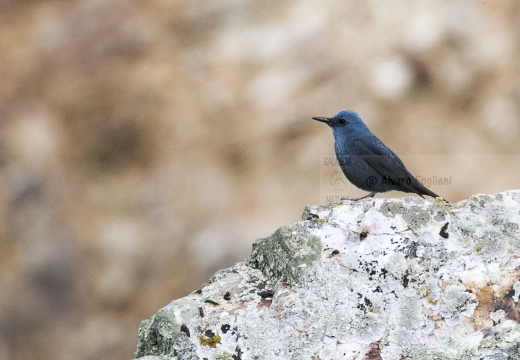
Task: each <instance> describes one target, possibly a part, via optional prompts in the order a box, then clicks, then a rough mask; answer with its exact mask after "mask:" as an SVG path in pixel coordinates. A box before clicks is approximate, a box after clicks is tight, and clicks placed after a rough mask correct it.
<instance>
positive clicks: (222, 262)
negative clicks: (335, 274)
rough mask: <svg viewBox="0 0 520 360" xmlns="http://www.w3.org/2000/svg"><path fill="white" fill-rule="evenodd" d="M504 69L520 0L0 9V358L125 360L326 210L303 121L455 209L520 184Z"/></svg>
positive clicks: (98, 0) (227, 0)
mask: <svg viewBox="0 0 520 360" xmlns="http://www.w3.org/2000/svg"><path fill="white" fill-rule="evenodd" d="M519 59H520V2H518V1H517V0H498V1H474V0H457V1H452V0H450V1H435V2H431V1H414V2H410V1H406V0H391V1H384V2H381V1H361V0H358V1H341V0H326V1H320V2H316V1H310V0H303V1H279V0H277V1H274V0H268V1H265V0H263V1H260V0H249V1H235V0H221V1H206V0H190V1H182V0H170V1H167V0H142V1H111V0H83V1H70V0H69V1H59V0H54V1H50V0H49V1H14V0H0V216H1V223H0V289H1V290H0V359H32V358H38V359H50V358H52V359H131V358H132V357H133V351H134V348H135V341H136V335H137V328H138V325H139V321H140V320H142V319H145V318H148V317H150V316H151V315H153V314H154V313H155V312H156V311H157V310H158V309H159V308H160V307H162V306H164V305H166V304H167V303H168V302H169V301H170V300H172V299H174V298H178V297H181V296H183V295H185V294H187V293H189V292H191V291H193V290H195V289H197V288H198V287H199V286H200V285H201V284H202V283H203V282H204V281H205V280H206V279H207V278H208V277H209V276H210V275H211V274H212V273H213V272H214V271H215V270H217V269H219V268H223V267H228V266H230V265H231V264H233V263H235V262H237V261H240V260H242V259H243V258H244V257H246V256H247V254H248V253H249V250H250V247H251V243H252V242H253V241H254V240H255V239H257V238H260V237H264V236H267V235H269V234H271V233H272V232H273V231H274V230H276V228H278V227H279V226H281V225H284V224H289V223H293V222H295V221H298V220H299V218H300V215H301V212H302V210H303V208H304V206H305V205H306V204H317V203H319V202H322V201H323V200H322V198H321V194H322V190H323V189H322V188H323V182H322V180H323V179H320V167H321V165H320V161H321V160H320V159H321V158H322V157H323V156H326V155H330V154H333V138H332V133H331V131H330V129H328V128H327V127H326V126H325V125H323V124H319V123H317V122H314V121H312V120H310V117H311V116H332V115H334V114H335V113H336V112H337V111H339V110H342V109H354V110H356V111H358V112H359V113H360V114H361V116H362V117H363V118H364V120H365V121H366V123H367V124H368V125H369V127H370V128H371V129H372V130H373V132H374V133H376V134H377V135H378V136H379V137H380V138H381V139H382V140H383V141H384V142H385V143H386V144H387V145H389V146H390V147H391V148H392V149H393V150H394V151H396V152H397V153H398V154H400V155H401V157H402V158H403V160H404V161H405V163H406V164H407V167H408V168H409V169H410V170H411V171H412V173H414V174H420V175H422V176H423V177H425V176H429V177H434V176H443V177H451V179H452V181H451V184H449V185H445V186H439V185H432V186H430V187H431V188H432V190H433V191H435V192H437V193H439V194H441V195H443V196H444V197H446V198H447V199H449V200H451V201H458V200H461V199H464V198H467V197H469V196H470V195H471V194H472V193H495V192H499V191H503V190H507V189H514V188H518V187H519V184H520V180H519V174H520V162H519V160H520V157H519V156H518V155H519V154H520V152H519V149H520V147H519V145H518V142H519V140H520V61H519ZM347 190H348V191H347V193H345V195H348V196H359V195H362V194H363V192H359V191H358V190H356V189H353V188H352V187H350V188H348V189H347ZM378 196H404V194H399V193H395V194H394V193H390V194H385V195H378Z"/></svg>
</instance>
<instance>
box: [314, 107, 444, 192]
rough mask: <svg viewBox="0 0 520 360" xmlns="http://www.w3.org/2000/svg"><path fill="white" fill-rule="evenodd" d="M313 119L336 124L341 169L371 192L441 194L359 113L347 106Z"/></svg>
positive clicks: (353, 181) (335, 130)
mask: <svg viewBox="0 0 520 360" xmlns="http://www.w3.org/2000/svg"><path fill="white" fill-rule="evenodd" d="M312 119H314V120H317V121H321V122H324V123H326V124H327V125H329V126H330V127H331V128H332V133H333V134H334V140H335V142H334V149H335V150H336V156H337V158H338V161H339V164H340V167H341V170H343V173H344V174H345V176H346V177H347V179H348V180H349V181H350V182H351V183H352V184H353V185H355V186H356V187H358V188H360V189H362V190H365V191H370V194H369V195H367V196H374V195H375V194H376V193H378V192H386V191H390V190H398V191H402V192H407V193H414V194H417V195H419V196H421V197H423V195H428V196H431V197H440V196H438V195H437V194H435V193H434V192H432V191H430V190H429V189H427V188H426V187H425V186H424V185H423V184H422V183H421V182H420V181H418V180H417V179H416V178H415V177H414V176H413V175H412V174H410V172H409V171H408V170H407V169H406V167H405V166H404V164H403V162H402V161H401V159H399V157H398V156H397V155H396V154H395V153H394V152H393V151H392V150H390V149H389V148H388V147H387V146H386V145H385V144H383V142H382V141H381V140H379V139H378V138H377V137H376V136H375V135H374V134H372V133H371V132H370V130H369V129H368V127H367V126H366V125H365V123H364V122H363V120H361V118H360V117H359V115H358V114H357V113H355V112H353V111H349V110H345V111H340V112H339V113H337V114H336V115H334V116H333V117H331V118H325V117H313V118H312Z"/></svg>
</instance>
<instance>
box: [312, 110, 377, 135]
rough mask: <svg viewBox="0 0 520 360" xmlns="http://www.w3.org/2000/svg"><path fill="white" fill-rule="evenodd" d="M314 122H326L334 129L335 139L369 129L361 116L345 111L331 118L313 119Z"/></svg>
mask: <svg viewBox="0 0 520 360" xmlns="http://www.w3.org/2000/svg"><path fill="white" fill-rule="evenodd" d="M312 119H313V120H316V121H321V122H324V123H325V124H327V125H329V126H330V127H331V128H332V132H333V133H334V137H336V136H339V135H341V134H345V135H346V134H348V133H353V132H357V131H367V130H368V128H367V126H366V125H365V123H364V122H363V120H361V118H360V117H359V115H358V114H357V113H356V112H354V111H350V110H343V111H340V112H339V113H337V114H336V115H334V116H333V117H331V118H326V117H313V118H312Z"/></svg>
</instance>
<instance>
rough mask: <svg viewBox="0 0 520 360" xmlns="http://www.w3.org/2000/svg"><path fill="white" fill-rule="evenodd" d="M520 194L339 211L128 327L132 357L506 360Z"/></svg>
mask: <svg viewBox="0 0 520 360" xmlns="http://www.w3.org/2000/svg"><path fill="white" fill-rule="evenodd" d="M519 222H520V191H508V192H504V193H500V194H496V195H474V196H472V197H470V198H469V199H468V200H465V201H461V202H458V203H454V204H449V203H445V202H443V201H441V200H440V199H437V200H433V201H428V200H424V199H421V198H419V197H406V198H401V199H366V200H361V201H357V202H352V201H350V200H345V201H343V202H342V203H338V204H332V205H327V206H309V207H307V208H306V209H305V211H304V213H303V219H302V221H301V222H298V223H296V224H294V225H291V226H284V227H282V228H280V229H279V230H278V231H276V232H275V233H274V234H273V235H272V236H270V237H268V238H265V239H260V240H258V241H257V242H256V243H255V244H254V245H253V251H252V254H251V256H250V257H249V258H248V259H247V260H246V261H244V262H242V263H238V264H236V265H235V266H233V267H231V268H229V269H226V270H222V271H220V272H218V273H216V274H215V275H214V276H213V277H212V278H211V279H210V281H209V282H208V283H207V284H205V285H203V286H202V287H201V288H200V289H199V290H197V291H195V292H193V293H192V294H190V295H188V296H186V297H184V298H182V299H179V300H175V301H173V302H171V303H170V304H169V305H167V306H166V307H164V308H163V309H161V310H159V312H158V313H157V314H156V315H155V316H153V317H152V318H150V319H149V320H145V321H143V322H142V324H141V327H140V329H139V342H138V345H137V351H136V357H138V358H140V359H144V356H145V355H155V356H160V357H161V358H162V359H204V358H206V359H321V360H325V359H384V360H394V359H395V360H400V359H458V360H460V359H517V358H518V356H519V351H520V326H519V324H518V319H519V311H518V310H519V309H520V308H519V307H518V296H519V294H518V290H519V285H518V284H519V275H520V271H519V264H520V263H519V255H520V232H519V227H518V224H519Z"/></svg>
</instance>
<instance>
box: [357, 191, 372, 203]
mask: <svg viewBox="0 0 520 360" xmlns="http://www.w3.org/2000/svg"><path fill="white" fill-rule="evenodd" d="M376 194H377V191H372V192H371V193H370V194H368V195H365V196H363V197H360V198H357V199H352V201H358V200H363V199H366V198H371V197H374V196H375V195H376Z"/></svg>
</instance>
